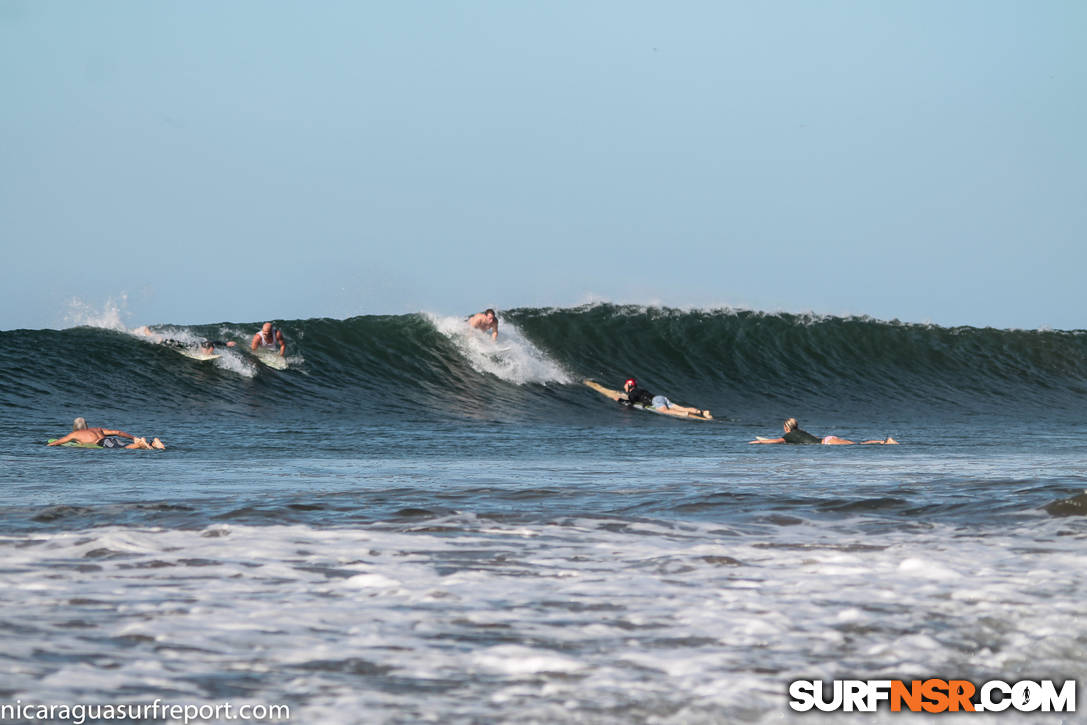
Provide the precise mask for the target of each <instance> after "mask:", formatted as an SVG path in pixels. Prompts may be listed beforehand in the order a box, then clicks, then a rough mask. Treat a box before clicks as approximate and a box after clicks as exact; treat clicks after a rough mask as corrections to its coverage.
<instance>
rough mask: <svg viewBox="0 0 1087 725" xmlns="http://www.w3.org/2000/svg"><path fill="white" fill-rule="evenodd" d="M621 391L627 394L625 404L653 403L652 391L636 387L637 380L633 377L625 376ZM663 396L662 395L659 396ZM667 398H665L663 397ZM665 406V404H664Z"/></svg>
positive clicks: (649, 404) (650, 404)
mask: <svg viewBox="0 0 1087 725" xmlns="http://www.w3.org/2000/svg"><path fill="white" fill-rule="evenodd" d="M623 393H624V394H625V395H626V396H627V399H626V401H620V402H624V403H625V404H626V405H627V406H631V405H648V406H652V405H653V398H654V395H653V393H651V392H649V391H648V390H646V389H645V388H640V387H638V381H637V380H635V379H634V378H627V379H626V382H624V383H623ZM661 397H664V396H661ZM665 400H667V398H665ZM665 407H667V405H666V406H665Z"/></svg>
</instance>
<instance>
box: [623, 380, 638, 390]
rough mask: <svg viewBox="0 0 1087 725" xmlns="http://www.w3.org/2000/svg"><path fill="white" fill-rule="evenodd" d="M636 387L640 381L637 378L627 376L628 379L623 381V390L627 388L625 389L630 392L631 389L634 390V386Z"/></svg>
mask: <svg viewBox="0 0 1087 725" xmlns="http://www.w3.org/2000/svg"><path fill="white" fill-rule="evenodd" d="M636 387H638V381H637V380H635V379H634V378H627V379H626V380H625V381H624V382H623V390H625V391H626V392H628V393H629V392H630V391H631V390H633V389H634V388H636Z"/></svg>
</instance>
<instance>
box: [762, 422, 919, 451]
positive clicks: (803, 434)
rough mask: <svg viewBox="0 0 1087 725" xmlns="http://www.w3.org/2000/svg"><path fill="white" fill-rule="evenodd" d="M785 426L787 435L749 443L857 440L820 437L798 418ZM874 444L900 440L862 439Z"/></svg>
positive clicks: (828, 443)
mask: <svg viewBox="0 0 1087 725" xmlns="http://www.w3.org/2000/svg"><path fill="white" fill-rule="evenodd" d="M784 427H785V435H783V436H782V437H781V438H762V437H759V438H756V439H755V440H753V441H748V443H799V444H805V443H807V444H819V443H821V444H823V445H824V446H850V445H853V444H854V443H856V441H850V440H846V439H845V438H839V437H838V436H834V435H830V436H823V437H822V438H820V437H819V436H813V435H812V434H811V433H809V432H808V431H806V430H804V429H803V428H801V427H800V423H798V422H797V420H796V418H788V419H786V420H785V426H784ZM872 444H881V445H898V441H896V440H895V439H894V438H892V437H891V436H887V437H886V438H884V439H883V440H881V441H876V440H872V441H861V445H862V446H868V445H872Z"/></svg>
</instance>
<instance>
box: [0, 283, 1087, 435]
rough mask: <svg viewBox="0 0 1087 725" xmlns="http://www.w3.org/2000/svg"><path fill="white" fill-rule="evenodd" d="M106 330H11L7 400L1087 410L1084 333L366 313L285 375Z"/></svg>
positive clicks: (782, 321) (168, 329) (697, 317)
mask: <svg viewBox="0 0 1087 725" xmlns="http://www.w3.org/2000/svg"><path fill="white" fill-rule="evenodd" d="M107 318H108V319H103V320H91V322H93V323H95V324H91V325H84V326H81V327H76V328H71V329H67V330H61V331H53V330H15V331H0V403H3V404H5V405H8V406H11V407H12V408H15V409H31V410H33V409H36V408H40V407H43V406H44V407H46V408H48V407H52V406H55V405H57V404H59V402H60V400H61V399H63V401H64V404H65V406H66V407H77V408H78V407H84V408H95V407H99V408H100V407H110V408H116V407H121V408H124V409H131V408H133V407H138V408H140V409H141V410H142V409H148V410H155V409H161V408H164V407H165V408H167V409H171V410H177V409H186V408H191V407H192V406H193V405H194V404H198V405H204V404H207V403H210V402H211V401H215V402H216V403H225V404H226V405H228V406H229V407H232V408H233V409H234V410H235V411H236V412H239V413H242V414H244V415H248V416H253V415H259V416H269V415H270V416H277V415H284V416H285V415H291V416H297V415H305V414H306V412H307V411H314V412H316V413H319V414H322V415H326V414H328V413H330V412H332V413H337V414H351V415H355V416H357V415H363V416H365V418H366V420H373V419H376V418H379V417H382V416H397V417H400V418H404V417H405V416H407V417H412V418H418V417H420V416H422V417H426V418H431V419H446V418H450V417H453V418H461V419H463V418H469V419H476V420H489V421H525V420H541V419H542V420H548V421H553V422H559V423H580V422H583V419H584V417H585V416H586V415H590V416H599V419H600V420H615V418H616V416H615V411H614V409H611V408H608V407H607V406H604V405H602V403H601V401H600V400H599V399H597V397H595V396H594V395H593V394H592V392H591V391H588V390H584V389H582V387H581V386H580V385H578V384H577V381H578V380H581V379H583V378H591V379H595V380H599V381H601V382H602V383H604V384H608V383H611V384H612V386H615V387H618V384H619V381H621V380H622V379H623V378H625V377H627V376H630V375H634V376H636V377H638V378H639V380H640V381H641V382H642V383H643V384H644V385H645V387H647V388H648V389H650V390H651V391H653V392H659V393H662V394H665V395H667V396H668V397H670V398H672V399H673V400H676V401H680V402H682V401H697V402H698V403H699V405H701V406H702V407H707V408H710V409H712V410H714V411H715V412H718V411H721V412H723V413H724V417H725V418H726V419H728V418H731V419H732V420H737V419H751V420H758V421H759V425H767V424H768V422H769V423H771V424H773V425H776V424H777V422H778V421H780V420H782V419H784V418H785V417H789V416H795V417H798V418H800V419H801V420H802V421H804V422H809V423H810V424H811V425H812V426H813V429H821V428H822V427H832V426H836V421H837V420H839V419H841V418H848V417H849V416H850V415H852V414H854V413H857V414H863V416H864V418H865V419H866V420H871V421H873V424H874V425H875V426H876V427H877V428H878V430H877V431H865V432H863V435H869V433H871V434H872V435H875V434H877V433H878V434H880V435H883V434H885V433H888V432H889V433H902V432H903V431H904V430H905V429H906V428H907V427H908V426H909V423H910V421H914V420H916V419H917V418H918V416H921V417H924V416H932V415H936V416H941V417H943V418H945V419H946V418H948V417H953V418H956V419H961V420H962V421H963V422H964V423H965V424H969V423H970V422H971V418H972V417H973V416H977V415H994V416H1000V417H1002V418H1019V419H1030V420H1033V419H1041V418H1047V419H1052V416H1053V415H1054V414H1060V413H1062V412H1065V411H1067V412H1068V413H1069V414H1076V415H1078V413H1079V411H1080V410H1082V408H1083V406H1084V404H1087V333H1085V332H1084V331H1073V332H1065V331H1053V330H996V329H992V328H972V327H955V328H943V327H938V326H934V325H917V324H904V323H900V322H894V321H892V322H883V321H878V320H874V319H871V318H864V317H848V318H842V317H814V316H810V315H792V314H768V313H762V312H753V311H744V310H731V309H724V310H676V309H670V308H655V307H637V306H621V305H611V304H593V305H585V306H582V307H575V308H560V309H556V308H520V309H513V310H506V311H502V312H501V313H500V315H499V318H500V327H499V337H498V340H497V342H495V341H492V340H491V339H490V337H489V336H487V335H484V334H481V333H479V332H478V331H475V330H472V329H470V328H468V326H467V325H466V324H465V320H464V318H462V317H451V316H442V315H437V314H433V313H414V314H407V315H366V316H359V317H352V318H349V319H345V320H334V319H328V318H313V319H306V320H286V321H280V322H278V323H277V326H278V327H280V328H281V329H282V330H283V332H284V334H285V336H286V339H287V345H288V350H287V352H288V356H289V358H288V360H289V362H290V366H289V367H288V369H286V370H282V371H280V370H272V369H270V368H268V367H266V366H264V365H261V364H260V363H259V362H258V361H257V360H256V359H255V358H254V357H253V356H252V355H251V354H250V353H249V350H248V343H249V340H250V338H251V336H252V332H253V331H254V330H255V329H257V323H242V324H239V323H232V322H223V323H216V324H208V325H156V326H154V327H153V329H152V332H155V333H157V334H159V335H162V336H164V337H171V338H173V339H177V340H181V341H192V342H194V343H195V342H196V341H198V340H200V339H212V340H222V341H227V340H233V341H235V342H237V343H238V346H237V347H234V348H223V349H222V351H221V352H222V355H221V357H219V358H218V359H216V360H214V361H205V362H199V361H195V360H191V359H188V358H186V357H184V356H182V355H179V354H177V351H176V350H173V349H170V348H168V347H167V346H163V345H155V344H153V341H152V339H150V338H147V337H146V336H144V335H138V334H132V333H131V332H130V331H129V330H127V329H117V328H116V326H115V325H114V324H113V323H114V320H113V318H112V317H109V316H107ZM88 371H93V374H92V375H89V374H88ZM65 417H69V416H65ZM813 418H818V420H813ZM833 432H836V433H839V434H841V433H849V432H850V431H848V430H835V431H833Z"/></svg>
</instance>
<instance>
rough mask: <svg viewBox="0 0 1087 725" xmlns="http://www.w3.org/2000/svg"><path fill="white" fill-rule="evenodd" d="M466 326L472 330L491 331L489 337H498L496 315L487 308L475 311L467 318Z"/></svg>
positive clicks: (494, 338)
mask: <svg viewBox="0 0 1087 725" xmlns="http://www.w3.org/2000/svg"><path fill="white" fill-rule="evenodd" d="M468 326H469V327H471V328H472V329H474V330H482V331H483V332H486V331H487V330H490V331H491V339H492V340H497V339H498V317H497V316H496V315H495V313H494V310H492V309H491V308H489V307H488V308H487V309H485V310H483V312H477V313H476V314H474V315H472V316H471V317H469V318H468Z"/></svg>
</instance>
